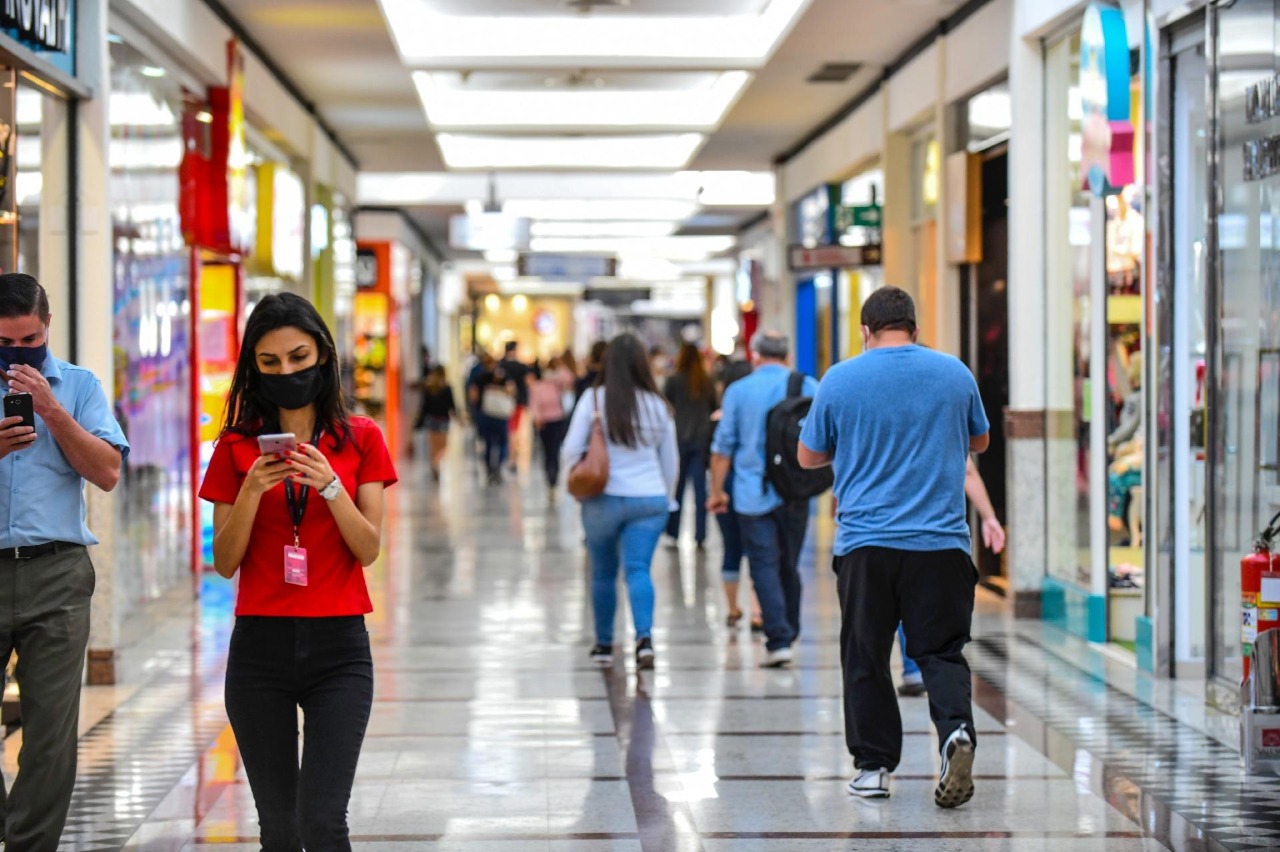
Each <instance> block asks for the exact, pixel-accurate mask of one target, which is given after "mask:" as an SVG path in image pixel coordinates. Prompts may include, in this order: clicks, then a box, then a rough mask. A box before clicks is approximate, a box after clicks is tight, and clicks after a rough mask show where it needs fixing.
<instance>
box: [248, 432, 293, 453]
mask: <svg viewBox="0 0 1280 852" xmlns="http://www.w3.org/2000/svg"><path fill="white" fill-rule="evenodd" d="M296 449H298V440H297V439H296V438H295V437H294V436H293V433H292V432H282V433H280V434H278V435H259V436H258V450H259V451H260V452H261V453H262V454H263V455H264V456H265V455H269V454H273V453H274V454H275V455H278V456H279V455H284V454H285V453H291V452H293V451H294V450H296Z"/></svg>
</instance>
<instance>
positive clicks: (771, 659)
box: [760, 646, 791, 669]
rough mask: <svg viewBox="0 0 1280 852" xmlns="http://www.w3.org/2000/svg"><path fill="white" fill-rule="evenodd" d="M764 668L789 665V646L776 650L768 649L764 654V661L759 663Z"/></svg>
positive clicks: (778, 667)
mask: <svg viewBox="0 0 1280 852" xmlns="http://www.w3.org/2000/svg"><path fill="white" fill-rule="evenodd" d="M760 665H761V666H762V667H763V668H766V669H781V668H786V667H787V666H789V665H791V648H790V647H789V646H788V647H786V648H778V649H777V650H776V651H769V652H768V653H767V654H765V655H764V662H763V663H761V664H760Z"/></svg>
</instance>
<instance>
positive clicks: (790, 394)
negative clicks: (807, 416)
mask: <svg viewBox="0 0 1280 852" xmlns="http://www.w3.org/2000/svg"><path fill="white" fill-rule="evenodd" d="M803 393H804V373H800V372H796V371H795V370H792V371H791V376H790V377H789V378H788V379H787V399H793V398H795V397H797V396H801V395H802V394H803Z"/></svg>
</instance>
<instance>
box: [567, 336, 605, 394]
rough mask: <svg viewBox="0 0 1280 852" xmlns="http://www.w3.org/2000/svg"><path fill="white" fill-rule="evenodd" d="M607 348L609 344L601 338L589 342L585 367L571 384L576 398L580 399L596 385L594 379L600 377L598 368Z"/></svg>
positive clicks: (599, 368)
mask: <svg viewBox="0 0 1280 852" xmlns="http://www.w3.org/2000/svg"><path fill="white" fill-rule="evenodd" d="M608 348H609V344H608V343H607V342H606V341H603V340H597V341H596V342H595V343H593V344H591V352H590V353H588V355H587V368H586V370H585V371H583V373H582V375H581V376H580V377H579V378H578V381H577V382H576V383H575V384H574V386H573V392H574V394H575V396H576V397H577V398H578V399H582V397H583V395H584V394H585V393H586V392H587V391H589V390H591V389H592V388H593V387H595V386H596V379H598V378H599V377H600V370H601V369H602V365H603V364H604V353H605V350H607V349H608Z"/></svg>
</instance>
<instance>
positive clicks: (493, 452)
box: [476, 414, 511, 474]
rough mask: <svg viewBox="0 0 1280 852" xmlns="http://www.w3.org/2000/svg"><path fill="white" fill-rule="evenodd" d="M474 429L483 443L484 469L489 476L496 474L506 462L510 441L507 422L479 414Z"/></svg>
mask: <svg viewBox="0 0 1280 852" xmlns="http://www.w3.org/2000/svg"><path fill="white" fill-rule="evenodd" d="M476 429H477V430H478V431H479V432H480V440H482V441H484V466H485V469H486V470H487V471H488V472H489V473H491V474H494V473H497V472H498V471H500V470H501V469H502V463H503V462H504V461H506V460H507V446H508V444H509V443H510V441H511V437H510V434H509V433H508V432H507V421H505V420H499V419H498V418H496V417H490V416H489V415H487V414H481V415H480V416H479V417H478V418H477V419H476Z"/></svg>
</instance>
